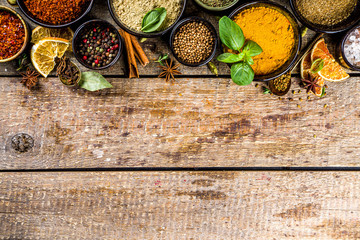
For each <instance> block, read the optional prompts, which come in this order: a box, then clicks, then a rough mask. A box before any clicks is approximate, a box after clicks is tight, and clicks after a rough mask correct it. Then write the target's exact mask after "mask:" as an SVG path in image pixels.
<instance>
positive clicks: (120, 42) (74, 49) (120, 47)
mask: <svg viewBox="0 0 360 240" xmlns="http://www.w3.org/2000/svg"><path fill="white" fill-rule="evenodd" d="M92 23H103V24H106V25H107V26H110V27H111V28H112V29H113V30H115V32H116V35H117V36H118V39H119V52H118V53H117V55H116V56H115V58H114V59H113V60H112V62H111V63H109V64H108V65H105V66H102V67H97V68H94V67H92V66H89V65H86V64H85V63H83V61H82V59H81V58H80V56H79V54H78V53H77V52H76V42H77V38H78V36H79V33H80V32H81V30H83V29H84V28H86V27H87V26H88V25H89V24H92ZM72 47H73V49H72V50H73V53H74V56H75V58H76V60H77V61H78V62H79V63H80V64H81V65H83V66H84V67H86V68H89V69H92V70H103V69H106V68H109V67H111V66H112V65H114V64H115V63H116V62H117V61H118V60H119V58H120V56H121V54H122V50H123V43H122V38H121V36H120V33H119V32H118V30H117V29H116V27H115V26H114V25H112V24H111V23H109V22H108V21H106V20H103V19H92V20H89V21H86V22H84V23H83V24H81V25H80V26H79V27H78V28H77V29H76V31H75V33H74V37H73V40H72Z"/></svg>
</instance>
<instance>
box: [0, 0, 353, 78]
mask: <svg viewBox="0 0 360 240" xmlns="http://www.w3.org/2000/svg"><path fill="white" fill-rule="evenodd" d="M276 2H278V3H281V4H282V5H283V6H286V7H287V8H288V9H289V10H290V7H289V3H288V1H287V0H277V1H276ZM239 4H240V3H239ZM0 5H8V4H7V3H6V0H0ZM18 12H20V10H19V9H18ZM192 15H196V16H200V17H203V18H205V19H207V20H209V21H211V22H212V23H213V24H214V26H216V28H217V27H218V24H217V19H216V15H215V14H209V13H206V12H204V11H202V10H201V9H199V8H198V7H197V6H195V5H194V3H193V1H188V4H187V8H186V12H185V15H184V16H192ZM25 18H26V17H25ZM88 18H89V19H91V18H100V19H105V20H107V21H109V22H111V23H112V24H114V25H115V26H116V24H115V22H114V21H113V19H112V18H111V16H110V13H109V10H108V8H107V5H106V3H105V2H103V1H95V6H94V8H93V10H92V11H91V13H90V15H89V17H88ZM28 23H29V24H30V27H31V28H32V29H33V28H35V27H36V25H35V24H33V23H32V22H31V21H30V20H28ZM73 28H74V30H75V29H76V27H73ZM314 34H315V33H314V32H312V31H310V30H309V33H308V34H307V35H306V36H305V37H304V38H303V46H306V45H307V43H308V42H309V40H311V39H312V38H313V36H314ZM326 41H327V42H328V43H329V47H330V50H331V52H332V53H335V50H334V49H335V44H336V42H337V41H339V37H338V36H335V37H330V36H326ZM142 46H143V48H144V49H145V52H146V54H147V55H148V57H149V59H150V60H151V63H150V64H149V65H148V66H146V67H142V66H139V73H140V75H141V76H153V75H157V74H158V73H157V63H155V62H154V60H156V59H157V58H158V56H159V55H160V54H165V53H170V52H171V51H170V49H169V47H168V39H167V38H166V37H164V39H160V38H155V39H149V40H147V41H146V42H145V43H142ZM218 54H220V49H219V50H218ZM69 56H72V55H69ZM72 59H73V60H74V61H76V60H75V58H73V57H72ZM213 62H214V63H215V65H216V66H217V67H218V71H219V74H220V75H229V74H230V72H229V71H230V70H229V68H228V66H227V65H226V64H223V63H219V62H218V61H216V60H214V61H213ZM78 65H79V67H80V68H81V70H82V71H86V70H87V69H86V68H85V67H83V66H82V65H81V64H78ZM182 67H183V73H184V74H186V75H213V74H212V73H211V72H210V71H209V69H208V68H207V67H206V66H202V67H198V68H192V67H186V66H182ZM99 72H100V73H101V74H103V75H119V76H123V75H125V73H126V67H125V63H124V58H123V57H122V58H121V59H120V60H119V61H118V62H117V63H116V64H115V65H114V66H112V67H110V68H108V69H105V70H102V71H99ZM294 72H299V69H298V68H296V69H295V71H294ZM349 72H351V71H350V70H349ZM16 74H18V73H16V61H13V62H10V63H5V64H1V65H0V76H14V75H16Z"/></svg>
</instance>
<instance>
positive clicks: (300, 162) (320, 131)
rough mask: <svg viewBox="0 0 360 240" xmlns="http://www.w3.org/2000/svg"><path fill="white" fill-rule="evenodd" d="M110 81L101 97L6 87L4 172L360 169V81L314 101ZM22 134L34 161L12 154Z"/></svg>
mask: <svg viewBox="0 0 360 240" xmlns="http://www.w3.org/2000/svg"><path fill="white" fill-rule="evenodd" d="M109 81H110V82H111V83H112V84H113V85H114V88H113V89H111V90H106V91H103V92H101V93H100V94H96V93H89V92H85V91H83V90H80V89H73V88H68V87H66V86H64V85H62V84H61V83H60V82H59V80H58V79H55V78H49V79H47V80H43V81H41V84H40V88H39V89H37V90H33V91H29V90H27V89H26V88H24V87H23V86H22V84H20V83H19V79H18V78H3V79H1V81H0V91H1V95H0V106H1V111H0V169H41V168H45V169H52V168H85V167H253V166H265V167H274V166H319V167H321V166H360V162H359V154H360V150H359V148H358V147H359V144H360V138H359V135H360V130H359V119H360V112H359V104H360V101H359V96H358V94H356V93H357V92H359V91H360V89H359V88H360V85H359V84H360V78H352V79H351V80H348V81H346V82H342V83H333V84H328V85H329V88H328V89H327V92H328V94H327V96H326V97H324V98H321V99H320V98H317V97H314V96H311V99H310V100H307V94H306V93H305V91H304V90H302V92H301V93H296V94H292V93H290V94H289V95H288V96H287V98H285V99H283V100H279V99H278V97H275V96H269V95H264V94H263V93H262V90H261V88H260V86H259V87H258V88H255V87H254V84H253V85H252V86H246V87H239V86H237V85H235V84H233V83H231V80H230V79H221V78H214V79H203V78H198V79H194V78H192V79H188V78H179V79H178V80H177V82H176V83H175V84H174V85H172V84H169V83H166V82H165V81H164V79H156V78H146V79H132V80H129V79H127V78H124V79H121V78H115V79H112V78H110V79H109ZM293 89H294V90H295V91H296V92H297V91H298V90H300V88H299V86H298V84H297V83H296V81H294V82H293ZM288 98H292V99H293V100H294V101H289V100H288ZM300 98H302V101H300ZM325 104H327V105H328V107H327V108H324V105H325ZM299 107H300V108H299ZM21 132H25V133H28V134H30V135H31V136H33V137H34V139H35V147H34V148H33V151H32V152H30V153H26V154H17V153H16V152H14V151H13V150H12V149H11V147H10V143H9V142H10V138H11V137H12V136H13V135H15V134H16V133H21Z"/></svg>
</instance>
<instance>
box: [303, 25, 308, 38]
mask: <svg viewBox="0 0 360 240" xmlns="http://www.w3.org/2000/svg"><path fill="white" fill-rule="evenodd" d="M307 30H308V28H307V27H303V28H302V29H301V36H302V37H305V35H306V33H307Z"/></svg>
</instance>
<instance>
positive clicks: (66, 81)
mask: <svg viewBox="0 0 360 240" xmlns="http://www.w3.org/2000/svg"><path fill="white" fill-rule="evenodd" d="M70 65H71V66H70V67H71V68H72V69H73V70H72V72H75V73H76V74H78V76H77V78H76V80H75V81H73V82H70V81H71V77H70V78H69V77H67V76H63V75H61V74H59V79H60V81H61V82H62V83H63V84H64V85H66V86H69V87H72V86H75V85H77V84H78V83H79V82H80V79H81V71H80V68H79V67H78V66H77V65H76V64H75V63H73V62H71V61H70ZM70 74H71V75H72V74H73V73H70Z"/></svg>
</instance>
